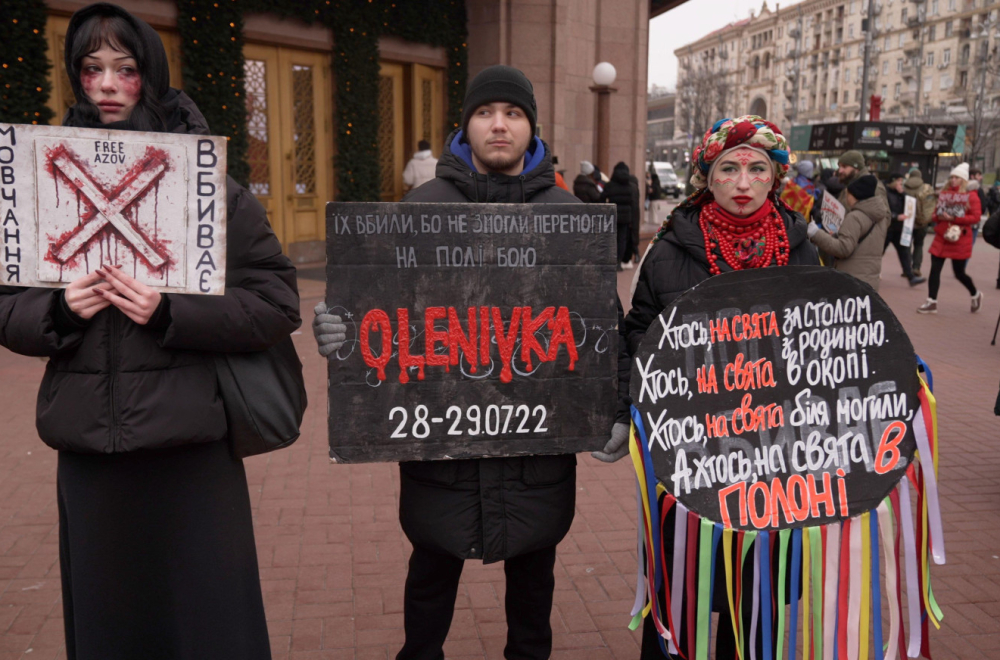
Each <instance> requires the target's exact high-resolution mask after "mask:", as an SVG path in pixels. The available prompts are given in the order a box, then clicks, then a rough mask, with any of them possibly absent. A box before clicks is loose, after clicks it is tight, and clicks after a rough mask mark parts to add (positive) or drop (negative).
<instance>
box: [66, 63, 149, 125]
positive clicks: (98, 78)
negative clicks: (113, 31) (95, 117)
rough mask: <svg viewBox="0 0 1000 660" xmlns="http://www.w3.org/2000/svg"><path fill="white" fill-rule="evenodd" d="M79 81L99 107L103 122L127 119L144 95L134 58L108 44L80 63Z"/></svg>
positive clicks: (88, 96)
mask: <svg viewBox="0 0 1000 660" xmlns="http://www.w3.org/2000/svg"><path fill="white" fill-rule="evenodd" d="M80 84H81V85H82V86H83V91H84V93H85V94H86V95H87V98H89V99H90V100H91V101H92V102H93V103H94V105H96V106H97V109H98V111H99V112H100V119H101V123H102V124H109V123H111V122H115V121H123V120H125V119H128V117H129V115H131V114H132V110H133V109H134V108H135V106H136V104H137V103H138V102H139V99H140V98H142V78H141V77H140V76H139V67H138V65H137V64H136V61H135V58H134V57H132V56H131V55H129V54H128V53H123V52H121V51H117V50H115V49H113V48H111V47H110V46H108V45H106V44H105V45H103V46H101V49H100V50H95V51H94V52H93V53H90V54H89V55H87V56H85V57H84V58H83V60H82V61H81V62H80Z"/></svg>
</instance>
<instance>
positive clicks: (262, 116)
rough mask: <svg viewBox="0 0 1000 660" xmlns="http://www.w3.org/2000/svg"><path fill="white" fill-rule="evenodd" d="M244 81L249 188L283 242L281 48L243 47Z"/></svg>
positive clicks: (283, 180) (283, 242) (282, 242)
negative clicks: (280, 107)
mask: <svg viewBox="0 0 1000 660" xmlns="http://www.w3.org/2000/svg"><path fill="white" fill-rule="evenodd" d="M243 57H244V65H243V84H244V88H245V91H246V106H247V142H248V148H247V162H248V164H249V165H250V192H251V193H253V194H254V195H255V196H256V197H257V200H258V201H259V202H260V203H261V204H262V205H263V206H264V209H265V210H266V211H267V218H268V220H269V221H270V222H271V227H272V228H273V229H274V232H275V234H276V235H277V236H278V240H279V241H281V244H282V245H284V244H285V241H284V209H283V208H281V201H280V200H282V199H283V198H284V182H285V179H284V177H283V176H282V161H281V153H282V151H281V130H280V123H281V111H280V110H279V103H278V68H279V65H278V49H277V48H273V47H266V46H256V45H249V44H248V45H246V46H244V48H243Z"/></svg>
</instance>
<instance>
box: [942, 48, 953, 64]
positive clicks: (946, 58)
mask: <svg viewBox="0 0 1000 660" xmlns="http://www.w3.org/2000/svg"><path fill="white" fill-rule="evenodd" d="M941 64H944V65H948V64H951V48H945V49H944V52H943V53H941Z"/></svg>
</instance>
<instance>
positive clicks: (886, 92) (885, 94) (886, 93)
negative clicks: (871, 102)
mask: <svg viewBox="0 0 1000 660" xmlns="http://www.w3.org/2000/svg"><path fill="white" fill-rule="evenodd" d="M879 96H881V97H882V98H887V97H888V96H889V88H888V87H887V86H885V85H882V93H881V94H879Z"/></svg>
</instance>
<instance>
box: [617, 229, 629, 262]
mask: <svg viewBox="0 0 1000 660" xmlns="http://www.w3.org/2000/svg"><path fill="white" fill-rule="evenodd" d="M617 230H618V263H620V264H623V263H625V262H626V261H629V260H631V258H632V255H631V252H632V227H631V226H630V225H628V224H625V223H624V222H619V223H618V225H617Z"/></svg>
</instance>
